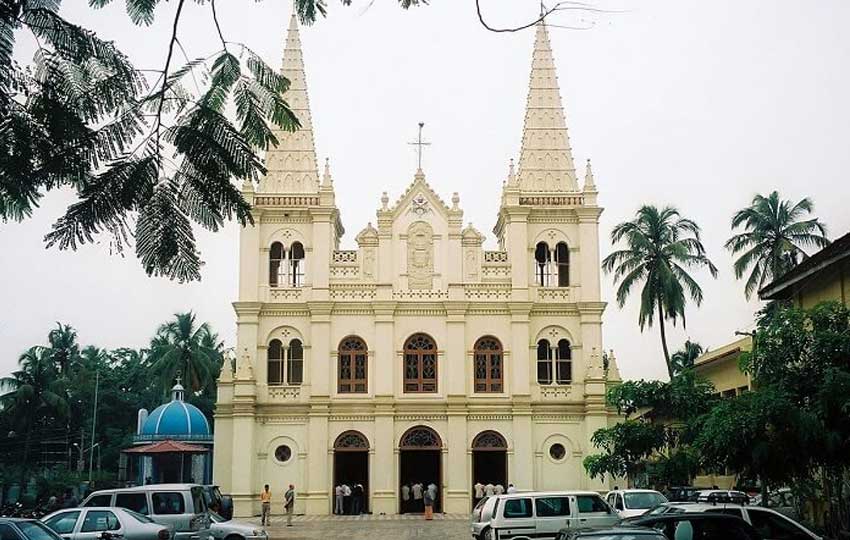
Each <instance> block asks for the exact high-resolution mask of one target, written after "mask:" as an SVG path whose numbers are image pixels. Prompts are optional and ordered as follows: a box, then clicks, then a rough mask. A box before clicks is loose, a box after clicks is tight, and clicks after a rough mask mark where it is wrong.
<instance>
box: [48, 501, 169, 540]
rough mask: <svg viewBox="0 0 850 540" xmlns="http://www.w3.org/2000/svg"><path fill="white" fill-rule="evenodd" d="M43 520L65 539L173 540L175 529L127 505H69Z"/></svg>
mask: <svg viewBox="0 0 850 540" xmlns="http://www.w3.org/2000/svg"><path fill="white" fill-rule="evenodd" d="M41 521H42V522H43V523H44V524H45V525H47V526H48V527H50V528H51V529H52V530H53V531H55V532H56V534H58V535H59V536H61V537H62V538H64V539H65V540H100V538H101V536H102V535H103V534H104V533H107V534H108V535H110V536H116V537H120V538H122V539H123V540H170V539H171V537H172V531H171V530H170V529H169V528H168V527H166V526H165V525H160V524H159V523H154V522H153V521H152V520H151V519H150V518H149V517H147V516H143V515H141V514H138V513H136V512H133V511H131V510H126V509H124V508H114V507H102V506H97V507H93V508H66V509H64V510H59V511H56V512H53V513H52V514H49V515H47V516H44V517H43V518H41Z"/></svg>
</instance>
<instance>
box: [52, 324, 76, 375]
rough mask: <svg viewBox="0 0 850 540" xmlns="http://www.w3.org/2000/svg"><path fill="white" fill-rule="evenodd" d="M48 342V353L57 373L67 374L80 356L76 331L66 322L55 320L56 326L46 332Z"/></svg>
mask: <svg viewBox="0 0 850 540" xmlns="http://www.w3.org/2000/svg"><path fill="white" fill-rule="evenodd" d="M47 341H48V342H49V343H50V345H49V347H48V354H49V355H50V357H51V359H52V361H53V363H55V364H56V366H57V367H58V368H59V374H60V375H63V376H67V375H68V370H69V369H72V368H73V367H74V365H75V364H76V362H77V361H78V360H79V358H80V346H79V344H78V343H77V331H76V330H74V329H73V328H71V326H69V325H67V324H62V323H59V322H57V323H56V328H54V329H53V330H51V331H50V332H49V333H48V334H47Z"/></svg>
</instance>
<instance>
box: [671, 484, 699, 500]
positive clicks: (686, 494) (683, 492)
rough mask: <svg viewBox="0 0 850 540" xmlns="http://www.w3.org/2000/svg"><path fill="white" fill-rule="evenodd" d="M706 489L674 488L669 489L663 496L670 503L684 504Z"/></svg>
mask: <svg viewBox="0 0 850 540" xmlns="http://www.w3.org/2000/svg"><path fill="white" fill-rule="evenodd" d="M704 489H706V488H700V487H694V486H676V487H671V488H670V489H669V490H667V493H665V495H666V496H667V500H668V501H670V502H685V501H690V500H691V498H692V497H693V496H694V495H696V494H697V493H698V492H700V491H703V490H704Z"/></svg>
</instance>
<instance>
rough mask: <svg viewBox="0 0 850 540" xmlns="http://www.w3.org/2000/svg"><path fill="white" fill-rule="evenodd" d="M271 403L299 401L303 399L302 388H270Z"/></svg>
mask: <svg viewBox="0 0 850 540" xmlns="http://www.w3.org/2000/svg"><path fill="white" fill-rule="evenodd" d="M268 389H269V400H270V401H298V400H299V399H300V398H301V387H300V386H269V387H268Z"/></svg>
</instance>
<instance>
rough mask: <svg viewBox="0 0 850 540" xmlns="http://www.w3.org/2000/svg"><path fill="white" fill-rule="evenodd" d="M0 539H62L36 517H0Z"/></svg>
mask: <svg viewBox="0 0 850 540" xmlns="http://www.w3.org/2000/svg"><path fill="white" fill-rule="evenodd" d="M0 540H62V537H60V536H59V535H58V534H56V533H55V532H53V531H52V530H50V528H48V527H47V525H45V524H44V523H42V522H40V521H38V520H36V519H23V518H0Z"/></svg>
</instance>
